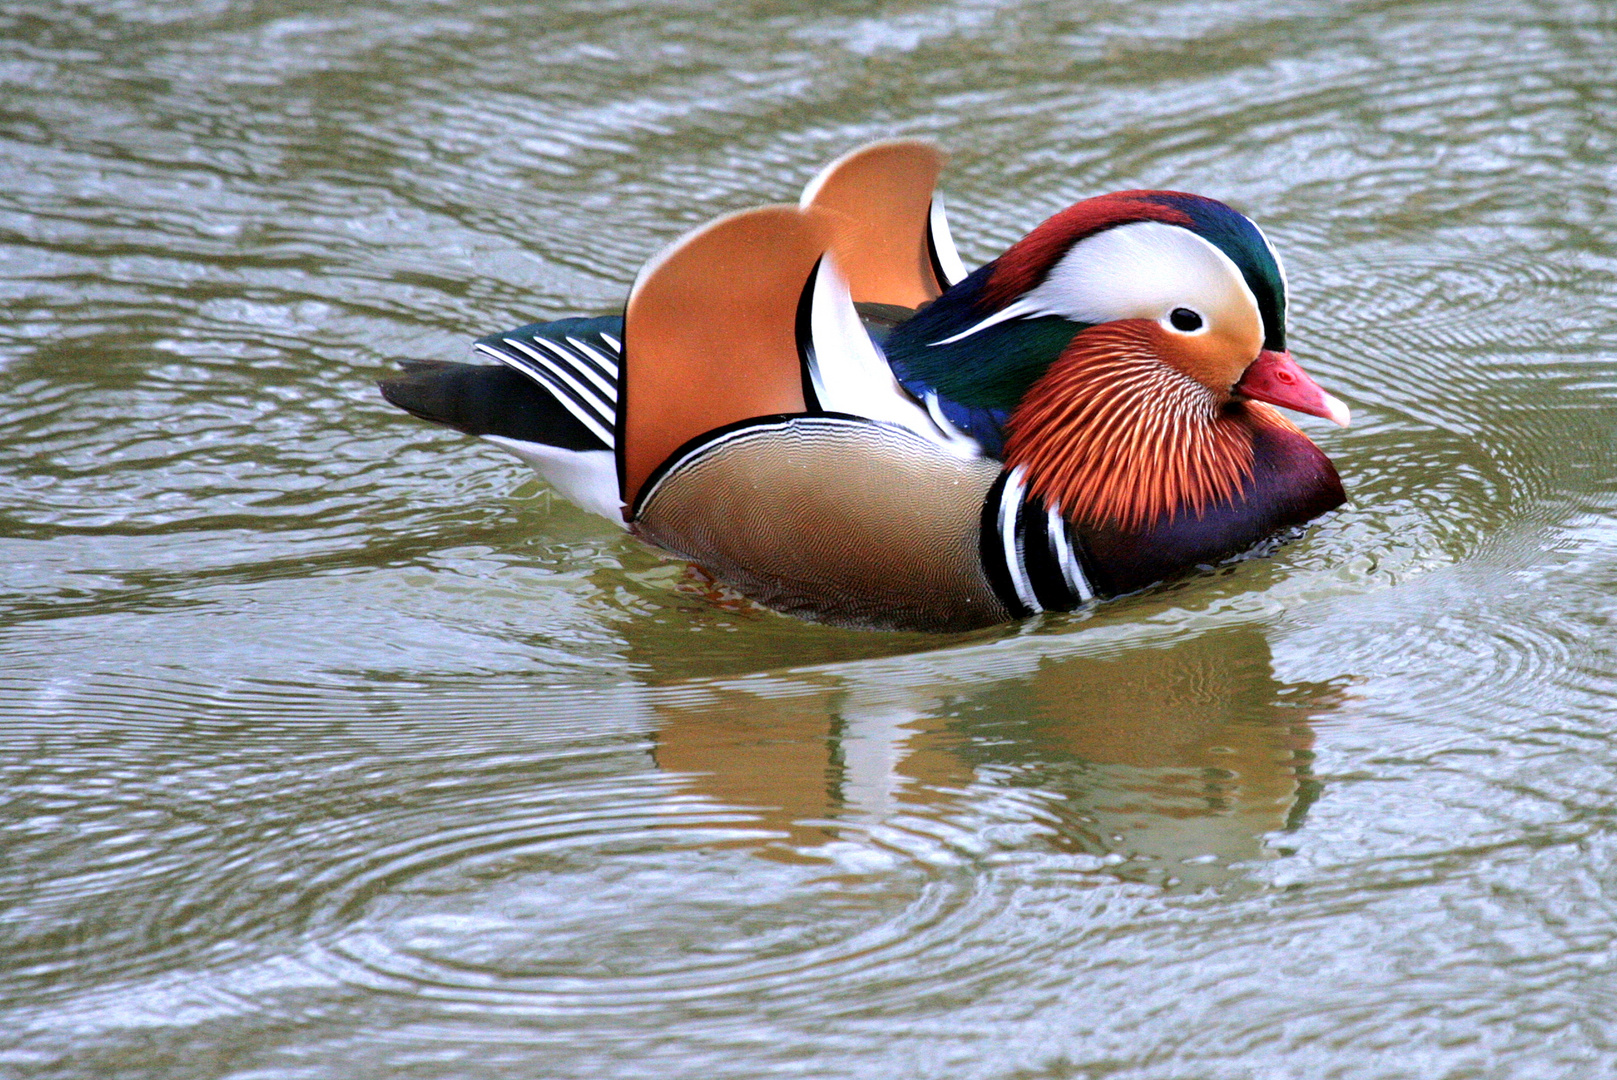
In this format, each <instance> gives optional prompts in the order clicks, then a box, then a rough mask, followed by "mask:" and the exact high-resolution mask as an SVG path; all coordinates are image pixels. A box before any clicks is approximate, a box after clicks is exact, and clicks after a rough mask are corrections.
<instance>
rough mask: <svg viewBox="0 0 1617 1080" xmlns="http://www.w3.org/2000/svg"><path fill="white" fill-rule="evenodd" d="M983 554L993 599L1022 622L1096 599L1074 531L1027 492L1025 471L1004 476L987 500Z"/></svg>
mask: <svg viewBox="0 0 1617 1080" xmlns="http://www.w3.org/2000/svg"><path fill="white" fill-rule="evenodd" d="M981 554H982V560H983V572H984V573H985V574H986V575H987V577H988V580H989V583H990V584H991V585H993V587H994V594H995V595H996V596H997V597H998V598H999V601H1000V603H1002V604H1004V605H1005V606H1006V607H1007V608H1009V609H1010V610H1011V611H1012V612H1014V613H1015V614H1016V615H1017V616H1018V617H1022V618H1025V617H1026V616H1028V615H1033V614H1037V613H1038V612H1040V611H1071V610H1072V609H1073V608H1075V607H1078V606H1079V605H1080V604H1083V603H1085V602H1086V601H1088V600H1091V599H1093V598H1094V596H1095V591H1094V588H1093V587H1092V586H1091V585H1090V581H1091V580H1092V577H1091V572H1090V569H1089V567H1088V565H1087V563H1088V559H1087V557H1086V555H1085V554H1084V552H1083V548H1082V546H1081V545H1080V544H1078V543H1076V542H1075V538H1074V537H1073V535H1072V530H1071V527H1070V526H1069V525H1068V524H1067V522H1066V520H1065V519H1064V518H1062V516H1061V515H1060V513H1059V512H1053V511H1052V510H1051V509H1050V508H1048V507H1046V506H1045V505H1044V502H1043V500H1042V499H1040V498H1039V497H1038V496H1037V495H1033V494H1031V493H1030V492H1028V491H1027V490H1026V488H1025V486H1024V485H1023V483H1022V478H1021V470H1020V469H1013V470H1011V471H1009V472H1004V473H1001V474H1000V477H999V479H998V480H997V481H995V483H994V486H993V487H992V488H991V489H990V490H989V492H988V496H987V498H986V499H984V501H983V515H982V540H981Z"/></svg>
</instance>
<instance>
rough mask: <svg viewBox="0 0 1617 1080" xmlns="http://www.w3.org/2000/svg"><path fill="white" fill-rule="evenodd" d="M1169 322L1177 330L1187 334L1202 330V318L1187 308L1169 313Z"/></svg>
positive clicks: (1176, 309) (1177, 308) (1178, 308)
mask: <svg viewBox="0 0 1617 1080" xmlns="http://www.w3.org/2000/svg"><path fill="white" fill-rule="evenodd" d="M1168 321H1169V322H1170V323H1172V324H1173V328H1174V329H1175V330H1183V331H1184V332H1185V333H1187V334H1188V333H1190V332H1191V331H1192V330H1200V329H1201V328H1202V317H1201V316H1200V315H1198V314H1196V313H1195V312H1194V311H1191V310H1190V309H1189V308H1187V307H1176V308H1174V309H1173V310H1172V311H1171V312H1169V313H1168Z"/></svg>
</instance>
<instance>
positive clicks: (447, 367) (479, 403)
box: [377, 360, 611, 450]
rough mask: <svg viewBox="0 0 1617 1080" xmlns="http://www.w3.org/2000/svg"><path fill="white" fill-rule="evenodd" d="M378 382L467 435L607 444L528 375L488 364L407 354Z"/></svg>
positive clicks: (399, 401)
mask: <svg viewBox="0 0 1617 1080" xmlns="http://www.w3.org/2000/svg"><path fill="white" fill-rule="evenodd" d="M403 367H404V373H403V374H401V375H399V376H398V377H397V378H392V379H384V380H383V381H382V382H380V383H378V384H377V385H378V386H379V387H381V390H382V396H383V397H384V398H386V399H387V400H388V401H390V402H392V403H393V404H394V405H397V406H398V407H399V408H401V409H403V410H404V411H405V412H407V413H410V414H411V415H413V416H418V417H420V418H421V419H423V420H430V421H432V422H433V423H435V424H446V425H448V426H449V427H452V428H454V429H456V430H457V431H464V432H465V433H466V434H468V435H503V436H504V437H506V438H508V439H521V440H522V441H523V442H535V443H544V444H546V445H548V446H557V447H561V448H562V449H564V450H609V449H611V447H609V446H607V445H606V444H605V443H603V442H602V441H601V440H600V439H599V438H597V437H596V436H595V434H594V433H592V432H591V431H590V430H589V429H588V428H586V427H585V426H584V425H583V424H581V423H579V422H578V420H577V418H575V417H574V416H573V414H572V413H570V412H568V411H567V410H566V409H565V408H563V407H562V405H561V404H560V403H559V402H558V401H557V400H556V399H555V398H553V397H551V396H550V395H549V394H548V393H546V392H545V391H544V390H543V389H542V388H541V387H539V386H538V385H537V384H535V383H534V381H533V380H532V379H529V378H528V377H527V376H525V375H523V374H522V373H520V372H517V371H513V370H512V369H510V368H508V367H504V366H502V365H493V364H456V363H451V362H448V361H445V360H406V361H404V364H403Z"/></svg>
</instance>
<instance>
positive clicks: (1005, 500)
mask: <svg viewBox="0 0 1617 1080" xmlns="http://www.w3.org/2000/svg"><path fill="white" fill-rule="evenodd" d="M1022 473H1023V469H1022V466H1020V465H1018V466H1017V467H1016V468H1014V469H1012V470H1011V474H1010V475H1009V476H1007V477H1006V478H1005V490H1004V491H1003V492H1001V493H1000V496H999V543H1000V547H1001V548H1002V549H1003V550H1004V552H1005V569H1006V570H1008V571H1010V575H1011V586H1012V588H1014V589H1015V590H1016V598H1017V599H1018V600H1020V601H1022V606H1023V607H1025V608H1027V609H1028V610H1029V611H1031V612H1033V613H1034V614H1038V613H1039V612H1041V611H1043V610H1044V606H1043V605H1042V604H1040V603H1039V598H1038V597H1037V596H1035V595H1034V593H1033V582H1032V580H1030V579H1029V578H1028V576H1027V557H1026V554H1025V552H1024V551H1023V548H1022V537H1021V536H1020V535H1019V534H1018V533H1017V531H1016V518H1017V514H1018V512H1019V511H1020V510H1021V508H1022V494H1023V492H1022Z"/></svg>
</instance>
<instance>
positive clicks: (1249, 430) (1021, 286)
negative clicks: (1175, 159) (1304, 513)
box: [887, 191, 1348, 533]
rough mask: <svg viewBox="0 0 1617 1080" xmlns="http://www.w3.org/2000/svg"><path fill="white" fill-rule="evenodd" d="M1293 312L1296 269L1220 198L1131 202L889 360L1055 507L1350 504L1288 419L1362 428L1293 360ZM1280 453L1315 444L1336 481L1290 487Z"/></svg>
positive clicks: (983, 290)
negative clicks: (1274, 499)
mask: <svg viewBox="0 0 1617 1080" xmlns="http://www.w3.org/2000/svg"><path fill="white" fill-rule="evenodd" d="M1285 315H1286V286H1285V275H1284V271H1283V270H1282V268H1281V263H1280V260H1279V257H1278V256H1277V255H1276V254H1275V252H1274V249H1273V248H1272V247H1271V246H1270V244H1269V242H1268V240H1267V239H1266V238H1265V237H1264V236H1263V234H1262V232H1261V231H1259V229H1258V228H1257V226H1256V225H1254V224H1253V223H1252V222H1251V221H1249V220H1248V219H1247V218H1246V217H1244V216H1243V215H1241V214H1239V213H1237V212H1236V211H1234V210H1232V209H1230V208H1229V207H1228V206H1225V205H1224V204H1223V203H1220V202H1217V201H1216V200H1213V199H1208V198H1203V197H1200V196H1196V195H1188V194H1184V193H1180V192H1168V191H1130V192H1122V193H1119V194H1115V195H1106V196H1101V197H1099V198H1094V199H1088V200H1085V201H1083V202H1080V203H1078V204H1076V205H1074V206H1072V207H1069V208H1068V209H1066V210H1064V211H1062V212H1061V213H1059V214H1057V215H1055V216H1054V217H1052V218H1050V219H1049V220H1048V221H1046V222H1045V223H1044V224H1042V225H1040V226H1039V227H1038V228H1037V229H1035V230H1034V231H1033V232H1032V233H1030V234H1029V235H1028V236H1027V237H1025V238H1024V239H1023V240H1021V241H1020V242H1018V243H1017V244H1016V245H1014V246H1013V247H1011V248H1010V249H1009V250H1008V251H1006V252H1005V254H1004V255H1002V256H1000V258H998V259H996V260H995V261H994V262H992V263H989V264H988V265H986V266H984V267H982V268H980V269H979V270H978V271H976V272H975V273H973V274H971V275H970V276H968V277H967V278H966V279H965V280H964V281H962V282H960V283H959V284H958V285H956V286H955V287H954V288H953V289H951V290H950V291H949V292H947V293H945V294H944V295H943V296H942V297H940V298H939V299H938V300H937V301H936V302H935V303H934V304H932V305H931V306H930V307H928V308H926V309H924V310H923V311H922V312H921V313H920V314H919V315H917V316H916V318H914V319H913V320H911V321H910V322H908V323H906V324H904V325H902V326H900V327H899V328H898V330H896V331H895V332H894V334H893V336H892V338H890V339H889V341H888V343H887V351H888V355H889V359H890V361H891V362H892V365H893V368H894V371H895V372H896V373H897V374H898V376H899V378H900V380H901V381H902V382H903V383H904V384H905V386H906V387H907V388H908V389H910V391H911V392H912V393H917V394H919V395H921V396H923V397H927V398H928V400H929V401H931V402H932V403H933V405H934V407H935V408H936V409H937V410H938V411H939V412H941V413H942V415H944V416H945V417H946V418H948V419H949V420H951V421H952V422H954V423H955V424H956V426H959V427H961V428H963V429H964V430H966V431H968V432H969V433H970V434H972V435H973V436H975V437H977V438H978V440H979V441H980V442H981V443H982V444H983V446H984V448H985V450H987V451H988V452H989V453H991V454H997V455H999V456H1002V457H1003V458H1004V460H1005V462H1006V464H1007V465H1008V466H1010V467H1012V468H1016V467H1020V468H1022V469H1023V470H1024V472H1025V475H1026V482H1027V487H1028V490H1029V492H1030V493H1032V494H1034V495H1037V496H1039V497H1040V498H1042V500H1043V501H1044V502H1045V503H1046V505H1051V506H1058V507H1059V508H1060V511H1061V513H1062V514H1063V516H1065V517H1067V518H1068V519H1069V520H1070V521H1072V522H1073V523H1074V524H1075V525H1079V526H1086V527H1089V528H1092V529H1112V530H1114V531H1115V530H1121V531H1123V532H1127V533H1139V532H1141V531H1142V530H1147V529H1149V528H1151V527H1152V526H1154V525H1156V524H1158V523H1161V522H1164V521H1172V520H1173V519H1175V518H1177V517H1180V516H1185V515H1189V516H1192V517H1196V518H1200V517H1203V516H1204V515H1206V514H1207V513H1208V512H1209V511H1210V510H1213V509H1215V508H1218V507H1227V506H1231V505H1234V504H1239V503H1242V502H1244V501H1248V500H1249V499H1250V498H1251V497H1253V496H1257V497H1259V501H1262V497H1263V496H1264V495H1265V494H1266V493H1265V492H1262V491H1257V490H1255V484H1256V483H1257V482H1256V481H1255V479H1254V478H1255V476H1256V475H1257V474H1259V473H1261V474H1263V476H1262V483H1264V484H1274V485H1279V486H1280V487H1282V488H1284V487H1286V486H1288V485H1291V486H1295V485H1299V484H1314V485H1316V486H1317V485H1320V484H1323V485H1324V486H1326V487H1327V488H1330V489H1331V492H1327V493H1326V495H1330V494H1331V493H1332V492H1334V501H1332V502H1330V506H1334V505H1337V504H1339V503H1340V502H1341V493H1340V491H1341V489H1340V483H1339V481H1338V480H1337V479H1336V476H1335V471H1334V470H1333V469H1331V468H1330V466H1329V462H1328V461H1325V460H1324V457H1323V455H1322V454H1319V453H1318V451H1317V449H1314V448H1313V444H1312V443H1311V442H1309V441H1308V440H1307V438H1306V436H1304V435H1302V433H1301V432H1300V431H1298V430H1297V429H1296V428H1295V427H1294V426H1292V425H1291V423H1290V422H1289V421H1287V420H1285V419H1284V418H1283V417H1282V416H1281V415H1280V414H1279V413H1278V412H1276V411H1275V410H1274V409H1272V408H1270V407H1269V406H1270V405H1279V406H1282V407H1285V408H1288V409H1293V410H1297V411H1299V412H1304V413H1309V414H1312V415H1316V416H1321V417H1325V418H1328V419H1331V420H1333V421H1335V422H1337V423H1340V424H1346V423H1347V422H1348V410H1347V407H1346V406H1345V405H1343V404H1342V402H1340V401H1338V400H1337V399H1336V398H1334V397H1332V396H1331V395H1330V394H1328V393H1326V392H1325V391H1324V390H1323V389H1321V388H1320V387H1319V385H1318V384H1317V383H1315V382H1314V380H1313V379H1311V378H1310V377H1309V376H1308V375H1307V374H1306V373H1305V372H1304V371H1303V370H1302V368H1301V367H1299V366H1298V365H1297V363H1296V362H1295V361H1294V360H1293V359H1292V357H1291V355H1290V353H1289V352H1288V351H1287V348H1286V329H1285ZM1277 439H1278V440H1280V441H1281V442H1283V443H1285V442H1296V441H1297V440H1301V443H1302V444H1306V446H1307V447H1308V449H1310V450H1312V451H1313V454H1314V455H1316V456H1317V457H1318V459H1319V462H1323V468H1318V467H1313V468H1309V469H1305V470H1304V472H1305V473H1306V474H1307V475H1306V476H1298V477H1275V476H1271V475H1270V473H1272V471H1273V470H1271V469H1269V468H1268V462H1267V461H1266V460H1264V459H1265V457H1266V455H1267V453H1268V449H1269V444H1270V443H1273V442H1274V441H1275V440H1277ZM1304 456H1307V455H1304ZM1312 464H1313V465H1315V466H1317V465H1318V463H1317V462H1316V463H1312ZM1326 473H1328V476H1327V475H1325V474H1326ZM1281 494H1282V495H1283V494H1285V492H1281ZM1304 501H1306V502H1307V503H1308V505H1309V506H1310V507H1314V506H1318V505H1320V504H1322V503H1323V502H1325V501H1328V499H1326V498H1323V497H1322V498H1314V499H1307V500H1304ZM1324 508H1325V509H1328V508H1329V506H1325V507H1324ZM1313 512H1314V513H1318V512H1320V510H1318V509H1315V510H1314V511H1313ZM1259 516H1261V517H1264V518H1265V520H1267V519H1268V518H1269V517H1270V516H1272V515H1266V514H1260V515H1259ZM1309 516H1312V514H1310V515H1309ZM1282 523H1284V522H1282ZM1271 527H1274V526H1271Z"/></svg>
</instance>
